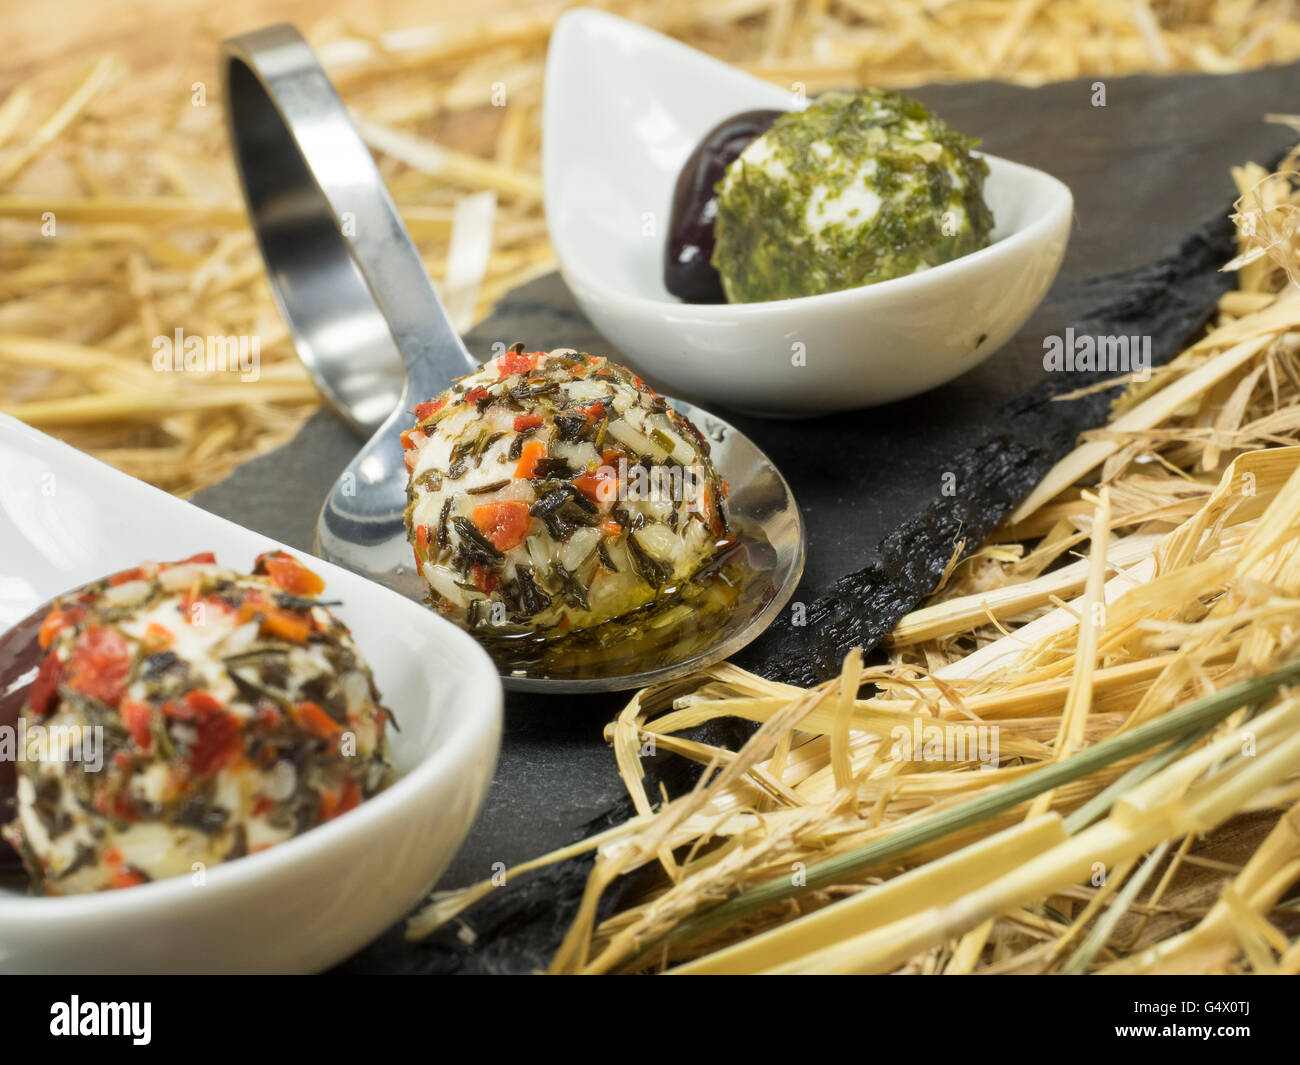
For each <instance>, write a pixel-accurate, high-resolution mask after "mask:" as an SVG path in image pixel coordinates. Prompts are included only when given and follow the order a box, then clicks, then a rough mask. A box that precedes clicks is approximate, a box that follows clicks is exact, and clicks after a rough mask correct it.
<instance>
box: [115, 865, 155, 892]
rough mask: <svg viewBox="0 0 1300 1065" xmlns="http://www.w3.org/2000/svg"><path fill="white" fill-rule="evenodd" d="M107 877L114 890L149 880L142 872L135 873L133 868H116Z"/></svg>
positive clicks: (145, 882)
mask: <svg viewBox="0 0 1300 1065" xmlns="http://www.w3.org/2000/svg"><path fill="white" fill-rule="evenodd" d="M108 879H109V883H110V884H112V886H113V888H114V889H115V890H116V889H119V888H129V887H135V886H137V885H138V884H147V883H148V882H149V879H148V877H146V876H144V874H142V873H137V872H136V871H135V870H134V869H116V870H114V871H113V873H111V874H110V876H109V878H108Z"/></svg>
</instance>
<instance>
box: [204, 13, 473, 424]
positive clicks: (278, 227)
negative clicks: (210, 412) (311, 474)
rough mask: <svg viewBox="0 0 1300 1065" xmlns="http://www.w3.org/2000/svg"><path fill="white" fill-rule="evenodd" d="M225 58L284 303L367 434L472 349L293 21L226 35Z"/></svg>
mask: <svg viewBox="0 0 1300 1065" xmlns="http://www.w3.org/2000/svg"><path fill="white" fill-rule="evenodd" d="M221 71H222V84H223V90H224V96H225V101H226V119H227V132H228V134H229V137H230V142H231V145H232V146H233V148H234V155H235V162H236V166H237V168H238V170H239V176H240V183H241V185H242V187H243V190H244V201H245V204H246V206H247V208H248V215H249V218H250V219H251V221H252V224H253V229H254V231H255V232H256V234H257V239H258V244H259V245H260V247H261V249H262V257H263V259H264V260H265V262H266V269H267V274H268V276H269V277H270V280H271V288H272V290H273V292H274V294H275V299H276V302H277V304H278V305H279V307H280V312H281V314H282V315H283V317H284V319H285V321H286V322H287V323H288V325H289V329H290V332H291V333H292V335H293V341H294V346H295V348H296V349H297V352H298V355H299V357H300V358H301V359H302V361H303V363H304V364H305V365H306V367H307V370H308V372H309V373H310V374H311V375H312V378H313V379H314V380H315V383H316V385H317V387H318V388H319V389H320V390H321V392H322V393H323V395H324V396H325V398H326V400H327V401H328V402H329V403H330V404H331V405H332V406H333V407H334V408H335V409H336V410H338V412H339V413H340V414H342V415H343V417H344V418H345V419H347V421H348V422H349V423H350V424H351V425H352V427H353V428H354V429H356V430H357V431H359V432H362V433H364V434H366V435H369V434H370V433H373V432H374V431H375V430H376V429H378V428H379V426H380V425H382V424H383V422H384V421H385V420H386V419H387V418H388V417H389V416H390V415H391V414H392V413H393V412H394V411H395V410H397V409H399V408H401V409H409V408H410V407H412V406H414V404H416V403H419V402H421V401H423V400H425V399H428V398H429V397H431V396H434V395H436V394H437V393H439V392H441V391H442V390H443V389H444V388H446V387H447V386H448V385H449V384H450V383H451V382H452V380H453V379H454V378H456V377H459V376H461V375H462V374H465V373H468V372H469V371H470V370H472V369H474V368H475V367H476V366H477V362H476V360H475V359H474V358H473V357H472V356H471V355H470V354H469V351H468V350H467V349H466V347H465V345H464V343H463V342H462V341H461V339H460V336H459V335H458V334H457V332H456V330H455V328H454V327H453V326H452V324H451V320H450V319H449V318H448V317H447V312H446V310H445V309H444V308H443V306H442V301H441V300H440V299H439V298H438V294H437V293H436V292H435V291H434V288H433V284H432V283H431V282H430V280H429V276H428V274H426V273H425V270H424V264H423V263H422V262H421V261H420V256H419V253H418V252H417V251H416V250H415V246H414V245H413V244H412V243H411V238H410V236H409V234H408V233H407V232H406V227H405V226H404V225H403V224H402V219H401V216H400V215H399V214H398V213H397V208H396V206H395V205H394V204H393V200H392V197H391V196H390V195H389V193H388V189H387V187H386V186H385V185H384V181H383V178H381V177H380V174H379V170H378V169H377V168H376V166H375V163H374V160H373V159H372V158H371V155H370V152H369V150H368V149H367V148H366V145H365V142H364V141H363V140H362V139H361V135H360V134H359V133H358V132H357V129H356V127H355V126H354V125H353V123H352V120H351V119H350V118H349V117H348V113H347V109H346V108H345V107H344V106H343V102H342V101H341V100H340V99H339V96H338V93H337V92H335V90H334V86H333V84H332V83H331V82H330V80H329V76H328V75H327V74H326V73H325V71H324V69H323V68H322V67H321V65H320V62H319V60H317V58H316V55H315V53H313V52H312V50H311V47H310V46H309V45H308V44H307V42H306V41H305V40H304V39H303V37H302V34H300V33H299V32H298V30H297V29H296V28H295V27H293V26H291V25H289V24H288V23H278V24H276V25H272V26H266V27H264V28H262V29H259V30H254V31H253V32H251V33H245V34H242V35H240V36H237V37H230V38H228V39H227V40H225V41H223V42H222V46H221ZM403 371H404V372H403Z"/></svg>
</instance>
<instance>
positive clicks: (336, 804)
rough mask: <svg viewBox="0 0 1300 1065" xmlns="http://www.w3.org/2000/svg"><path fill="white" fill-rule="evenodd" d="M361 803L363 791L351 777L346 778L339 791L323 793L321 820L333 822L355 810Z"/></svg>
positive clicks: (321, 797)
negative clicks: (341, 815)
mask: <svg viewBox="0 0 1300 1065" xmlns="http://www.w3.org/2000/svg"><path fill="white" fill-rule="evenodd" d="M360 801H361V789H360V788H359V787H358V786H357V782H356V781H355V780H353V779H352V778H351V777H344V778H343V784H342V785H341V786H340V788H339V790H338V791H336V792H335V791H322V792H321V796H320V819H321V820H322V821H332V820H333V819H334V818H336V817H338V816H339V815H340V814H345V813H347V812H348V811H349V810H351V809H354V808H355V807H356V805H357V804H358V803H359V802H360Z"/></svg>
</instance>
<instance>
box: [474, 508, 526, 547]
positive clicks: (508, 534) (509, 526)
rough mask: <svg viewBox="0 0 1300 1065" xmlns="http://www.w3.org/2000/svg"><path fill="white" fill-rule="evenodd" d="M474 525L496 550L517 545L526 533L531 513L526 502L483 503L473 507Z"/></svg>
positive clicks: (522, 540)
mask: <svg viewBox="0 0 1300 1065" xmlns="http://www.w3.org/2000/svg"><path fill="white" fill-rule="evenodd" d="M473 519H474V525H475V527H476V528H477V529H478V531H479V532H481V533H482V534H483V535H484V536H486V537H487V538H488V539H489V540H490V541H491V542H492V546H493V547H495V548H496V549H497V550H498V551H509V550H510V549H511V548H512V547H518V546H519V545H520V544H522V543H523V542H524V538H525V537H527V535H528V529H529V526H530V525H531V524H532V520H533V519H532V515H530V514H529V513H528V504H527V503H519V502H516V501H513V500H511V501H507V502H504V503H484V504H483V505H482V506H478V507H475V508H474V514H473Z"/></svg>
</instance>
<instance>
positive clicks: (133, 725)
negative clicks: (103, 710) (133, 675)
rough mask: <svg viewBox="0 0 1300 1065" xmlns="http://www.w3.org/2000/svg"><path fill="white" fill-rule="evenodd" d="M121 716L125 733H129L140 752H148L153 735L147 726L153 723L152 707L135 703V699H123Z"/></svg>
mask: <svg viewBox="0 0 1300 1065" xmlns="http://www.w3.org/2000/svg"><path fill="white" fill-rule="evenodd" d="M121 714H122V723H123V724H124V725H126V730H127V732H129V733H131V738H132V739H133V740H135V745H136V746H137V747H139V748H140V750H142V751H147V750H149V748H150V747H152V746H153V735H152V734H151V733H150V732H149V725H150V723H151V722H152V721H153V707H151V706H149V704H148V703H141V702H137V701H136V700H135V699H123V700H122V706H121Z"/></svg>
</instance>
